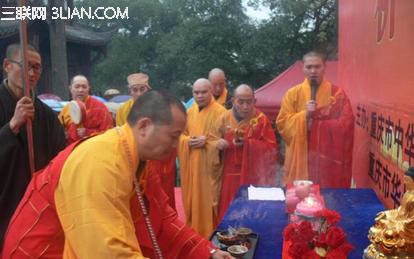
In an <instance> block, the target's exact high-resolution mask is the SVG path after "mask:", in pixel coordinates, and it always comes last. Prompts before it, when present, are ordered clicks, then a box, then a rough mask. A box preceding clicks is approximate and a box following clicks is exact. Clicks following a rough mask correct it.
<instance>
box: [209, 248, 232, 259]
mask: <svg viewBox="0 0 414 259" xmlns="http://www.w3.org/2000/svg"><path fill="white" fill-rule="evenodd" d="M211 258H212V259H236V258H234V257H233V256H231V255H230V254H229V253H228V252H224V251H221V250H218V249H217V250H216V252H214V254H212V255H211Z"/></svg>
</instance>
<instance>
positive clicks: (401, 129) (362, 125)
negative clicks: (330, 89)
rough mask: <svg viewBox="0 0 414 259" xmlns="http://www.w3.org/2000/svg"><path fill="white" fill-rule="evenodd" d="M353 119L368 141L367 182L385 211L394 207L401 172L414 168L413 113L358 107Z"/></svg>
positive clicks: (398, 196) (397, 201)
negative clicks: (374, 190)
mask: <svg viewBox="0 0 414 259" xmlns="http://www.w3.org/2000/svg"><path fill="white" fill-rule="evenodd" d="M355 118H356V119H355V123H356V126H357V127H358V128H359V129H360V130H363V131H365V133H366V136H367V139H368V138H369V159H368V163H369V167H368V176H369V179H370V181H372V185H373V186H374V188H376V191H377V193H378V194H379V195H382V199H383V201H384V202H385V203H386V204H387V205H388V206H389V207H398V206H399V205H400V200H401V198H402V195H403V194H404V192H405V187H404V183H403V176H404V172H405V171H406V170H407V169H408V167H409V166H414V112H412V111H411V112H410V111H402V110H397V109H395V107H393V108H392V109H390V107H385V106H380V105H375V104H363V103H359V104H358V105H357V107H356V115H355Z"/></svg>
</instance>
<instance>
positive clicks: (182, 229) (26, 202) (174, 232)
mask: <svg viewBox="0 0 414 259" xmlns="http://www.w3.org/2000/svg"><path fill="white" fill-rule="evenodd" d="M76 144H77V142H76V143H73V144H72V145H70V146H68V147H67V148H66V149H65V150H64V151H62V152H61V153H59V155H58V156H57V157H56V158H55V159H54V160H53V161H52V162H51V163H50V164H49V165H48V166H47V167H46V168H45V169H44V170H43V171H42V172H38V173H36V174H35V175H34V177H33V178H32V181H31V182H30V184H29V186H28V188H27V190H26V193H25V195H24V197H23V199H22V201H21V202H20V204H19V206H18V207H17V209H16V212H15V214H14V215H13V218H12V220H11V221H10V225H9V228H8V230H7V232H6V237H5V243H4V247H3V254H2V258H3V259H23V258H25V259H26V258H56V259H57V258H62V254H63V248H64V241H65V237H64V232H63V229H62V226H61V224H60V222H59V218H58V216H57V213H56V208H55V203H54V193H55V189H56V187H57V184H58V182H59V178H60V173H61V171H62V168H63V165H64V163H65V161H66V159H67V157H68V156H69V154H70V153H71V151H72V150H73V148H74V147H75V146H76ZM159 186H160V178H159V174H147V176H146V181H145V193H144V195H145V197H146V201H147V206H148V208H149V214H150V219H151V223H152V226H153V229H154V232H155V234H156V236H157V241H158V244H159V246H160V248H161V250H162V252H163V256H164V258H168V259H180V258H182V259H186V258H201V259H203V258H205V259H207V258H209V257H210V247H211V246H212V244H211V243H210V242H209V241H208V240H206V239H203V238H202V237H201V236H199V235H198V234H197V233H196V232H195V231H194V230H192V229H191V228H189V227H188V226H186V225H185V224H184V223H182V222H180V221H179V220H178V217H177V213H176V212H175V211H174V210H173V209H172V208H171V207H170V206H169V205H168V197H167V195H166V194H165V193H164V192H163V191H162V188H160V187H159ZM131 215H132V218H133V220H134V225H135V229H136V236H137V239H138V242H139V245H140V248H141V251H142V252H143V254H144V256H146V257H150V258H155V257H154V251H153V248H152V243H151V240H150V238H149V235H148V232H147V230H146V227H145V223H144V217H143V216H142V213H141V209H140V208H139V206H138V199H137V197H136V195H133V196H132V198H131Z"/></svg>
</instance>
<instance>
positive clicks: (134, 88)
mask: <svg viewBox="0 0 414 259" xmlns="http://www.w3.org/2000/svg"><path fill="white" fill-rule="evenodd" d="M148 80H149V76H148V75H147V74H144V73H133V74H130V75H129V76H128V77H127V81H128V91H129V93H130V95H131V99H129V100H128V101H126V102H125V103H124V104H122V106H121V107H119V109H118V110H117V112H116V125H117V126H122V125H124V124H125V123H126V122H127V118H128V114H129V111H130V110H131V107H132V105H133V104H134V102H135V100H136V99H137V98H138V97H140V96H141V95H143V94H144V93H146V92H147V91H149V90H151V86H150V85H149V82H148Z"/></svg>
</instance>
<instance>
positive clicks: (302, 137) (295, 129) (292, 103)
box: [276, 86, 310, 183]
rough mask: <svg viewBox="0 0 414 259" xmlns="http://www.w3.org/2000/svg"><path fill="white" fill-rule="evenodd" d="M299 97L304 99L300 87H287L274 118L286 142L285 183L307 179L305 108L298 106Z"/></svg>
mask: <svg viewBox="0 0 414 259" xmlns="http://www.w3.org/2000/svg"><path fill="white" fill-rule="evenodd" d="M309 92H310V90H309ZM301 99H306V97H304V96H303V92H302V88H301V87H298V86H297V87H294V88H291V89H289V90H288V92H287V93H286V94H285V96H284V97H283V99H282V103H281V108H280V111H279V114H278V116H277V119H276V125H277V129H278V131H279V133H280V135H281V136H282V138H283V140H284V141H285V143H286V155H285V163H284V169H285V172H284V182H285V183H289V182H292V181H293V180H296V179H308V165H307V157H308V145H307V125H306V110H305V106H304V105H301V106H299V107H298V102H300V100H301Z"/></svg>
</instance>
